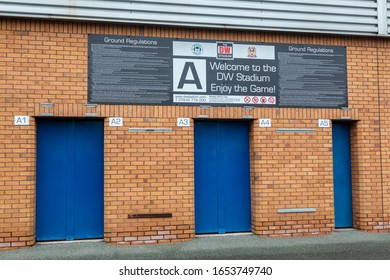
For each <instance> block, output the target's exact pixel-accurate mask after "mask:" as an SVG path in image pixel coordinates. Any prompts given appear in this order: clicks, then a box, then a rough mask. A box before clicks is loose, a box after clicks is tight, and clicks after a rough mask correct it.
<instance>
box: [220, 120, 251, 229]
mask: <svg viewBox="0 0 390 280" xmlns="http://www.w3.org/2000/svg"><path fill="white" fill-rule="evenodd" d="M220 132H221V137H222V139H223V141H221V146H222V148H221V155H222V158H221V160H220V164H221V172H220V181H221V184H220V185H221V186H223V187H224V188H225V201H224V205H225V217H226V219H225V230H226V232H238V231H241V232H243V231H250V230H251V214H250V213H251V205H250V176H249V125H248V123H246V122H226V123H222V125H221V127H220Z"/></svg>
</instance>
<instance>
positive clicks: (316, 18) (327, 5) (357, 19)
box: [0, 0, 390, 35]
mask: <svg viewBox="0 0 390 280" xmlns="http://www.w3.org/2000/svg"><path fill="white" fill-rule="evenodd" d="M387 2H388V1H386V0H262V1H257V0H135V1H134V0H28V1H20V0H8V1H2V0H0V15H2V16H16V17H32V18H54V19H73V20H75V19H76V20H90V21H109V22H128V23H143V24H160V25H175V26H195V27H211V28H233V29H258V30H281V31H298V32H315V33H317V32H323V33H341V34H373V35H377V34H379V35H387V34H388V30H389V29H390V27H389V28H388V24H387V23H388V20H387V19H388V18H389V16H390V12H389V11H388V10H387V9H388V6H389V5H388V3H387Z"/></svg>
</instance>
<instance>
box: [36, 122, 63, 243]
mask: <svg viewBox="0 0 390 280" xmlns="http://www.w3.org/2000/svg"><path fill="white" fill-rule="evenodd" d="M66 128H67V124H66V122H65V121H57V122H55V123H54V122H51V121H47V120H40V121H39V124H38V127H37V139H38V141H37V151H38V154H37V194H36V205H37V206H36V215H37V219H36V220H37V222H36V238H37V240H64V239H66V217H67V213H66V204H67V199H66V194H67V191H66V178H67V162H66V161H65V160H64V159H65V158H66V154H67V138H66V134H67V133H66V131H67V130H66ZM47 174H50V176H47ZM56 197H60V198H62V199H52V198H56ZM47 225H50V227H47Z"/></svg>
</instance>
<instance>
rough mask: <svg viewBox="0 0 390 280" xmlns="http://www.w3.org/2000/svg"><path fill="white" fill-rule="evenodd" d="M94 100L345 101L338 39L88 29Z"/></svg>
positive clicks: (333, 104) (325, 104) (323, 104)
mask: <svg viewBox="0 0 390 280" xmlns="http://www.w3.org/2000/svg"><path fill="white" fill-rule="evenodd" d="M88 55H89V59H88V100H89V102H90V103H98V104H149V105H212V106H245V105H248V106H264V107H318V108H340V107H347V106H348V93H347V73H346V49H345V47H340V46H323V45H296V44H271V43H264V44H263V43H255V42H227V41H209V40H208V41H203V40H196V41H195V40H183V39H171V38H157V37H132V36H131V37H130V36H114V35H89V39H88Z"/></svg>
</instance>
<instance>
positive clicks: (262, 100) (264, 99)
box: [260, 96, 267, 104]
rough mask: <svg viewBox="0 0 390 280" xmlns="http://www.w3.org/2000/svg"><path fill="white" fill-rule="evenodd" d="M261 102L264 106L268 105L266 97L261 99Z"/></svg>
mask: <svg viewBox="0 0 390 280" xmlns="http://www.w3.org/2000/svg"><path fill="white" fill-rule="evenodd" d="M260 102H261V103H263V104H265V103H267V98H266V97H264V96H263V97H261V98H260Z"/></svg>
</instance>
